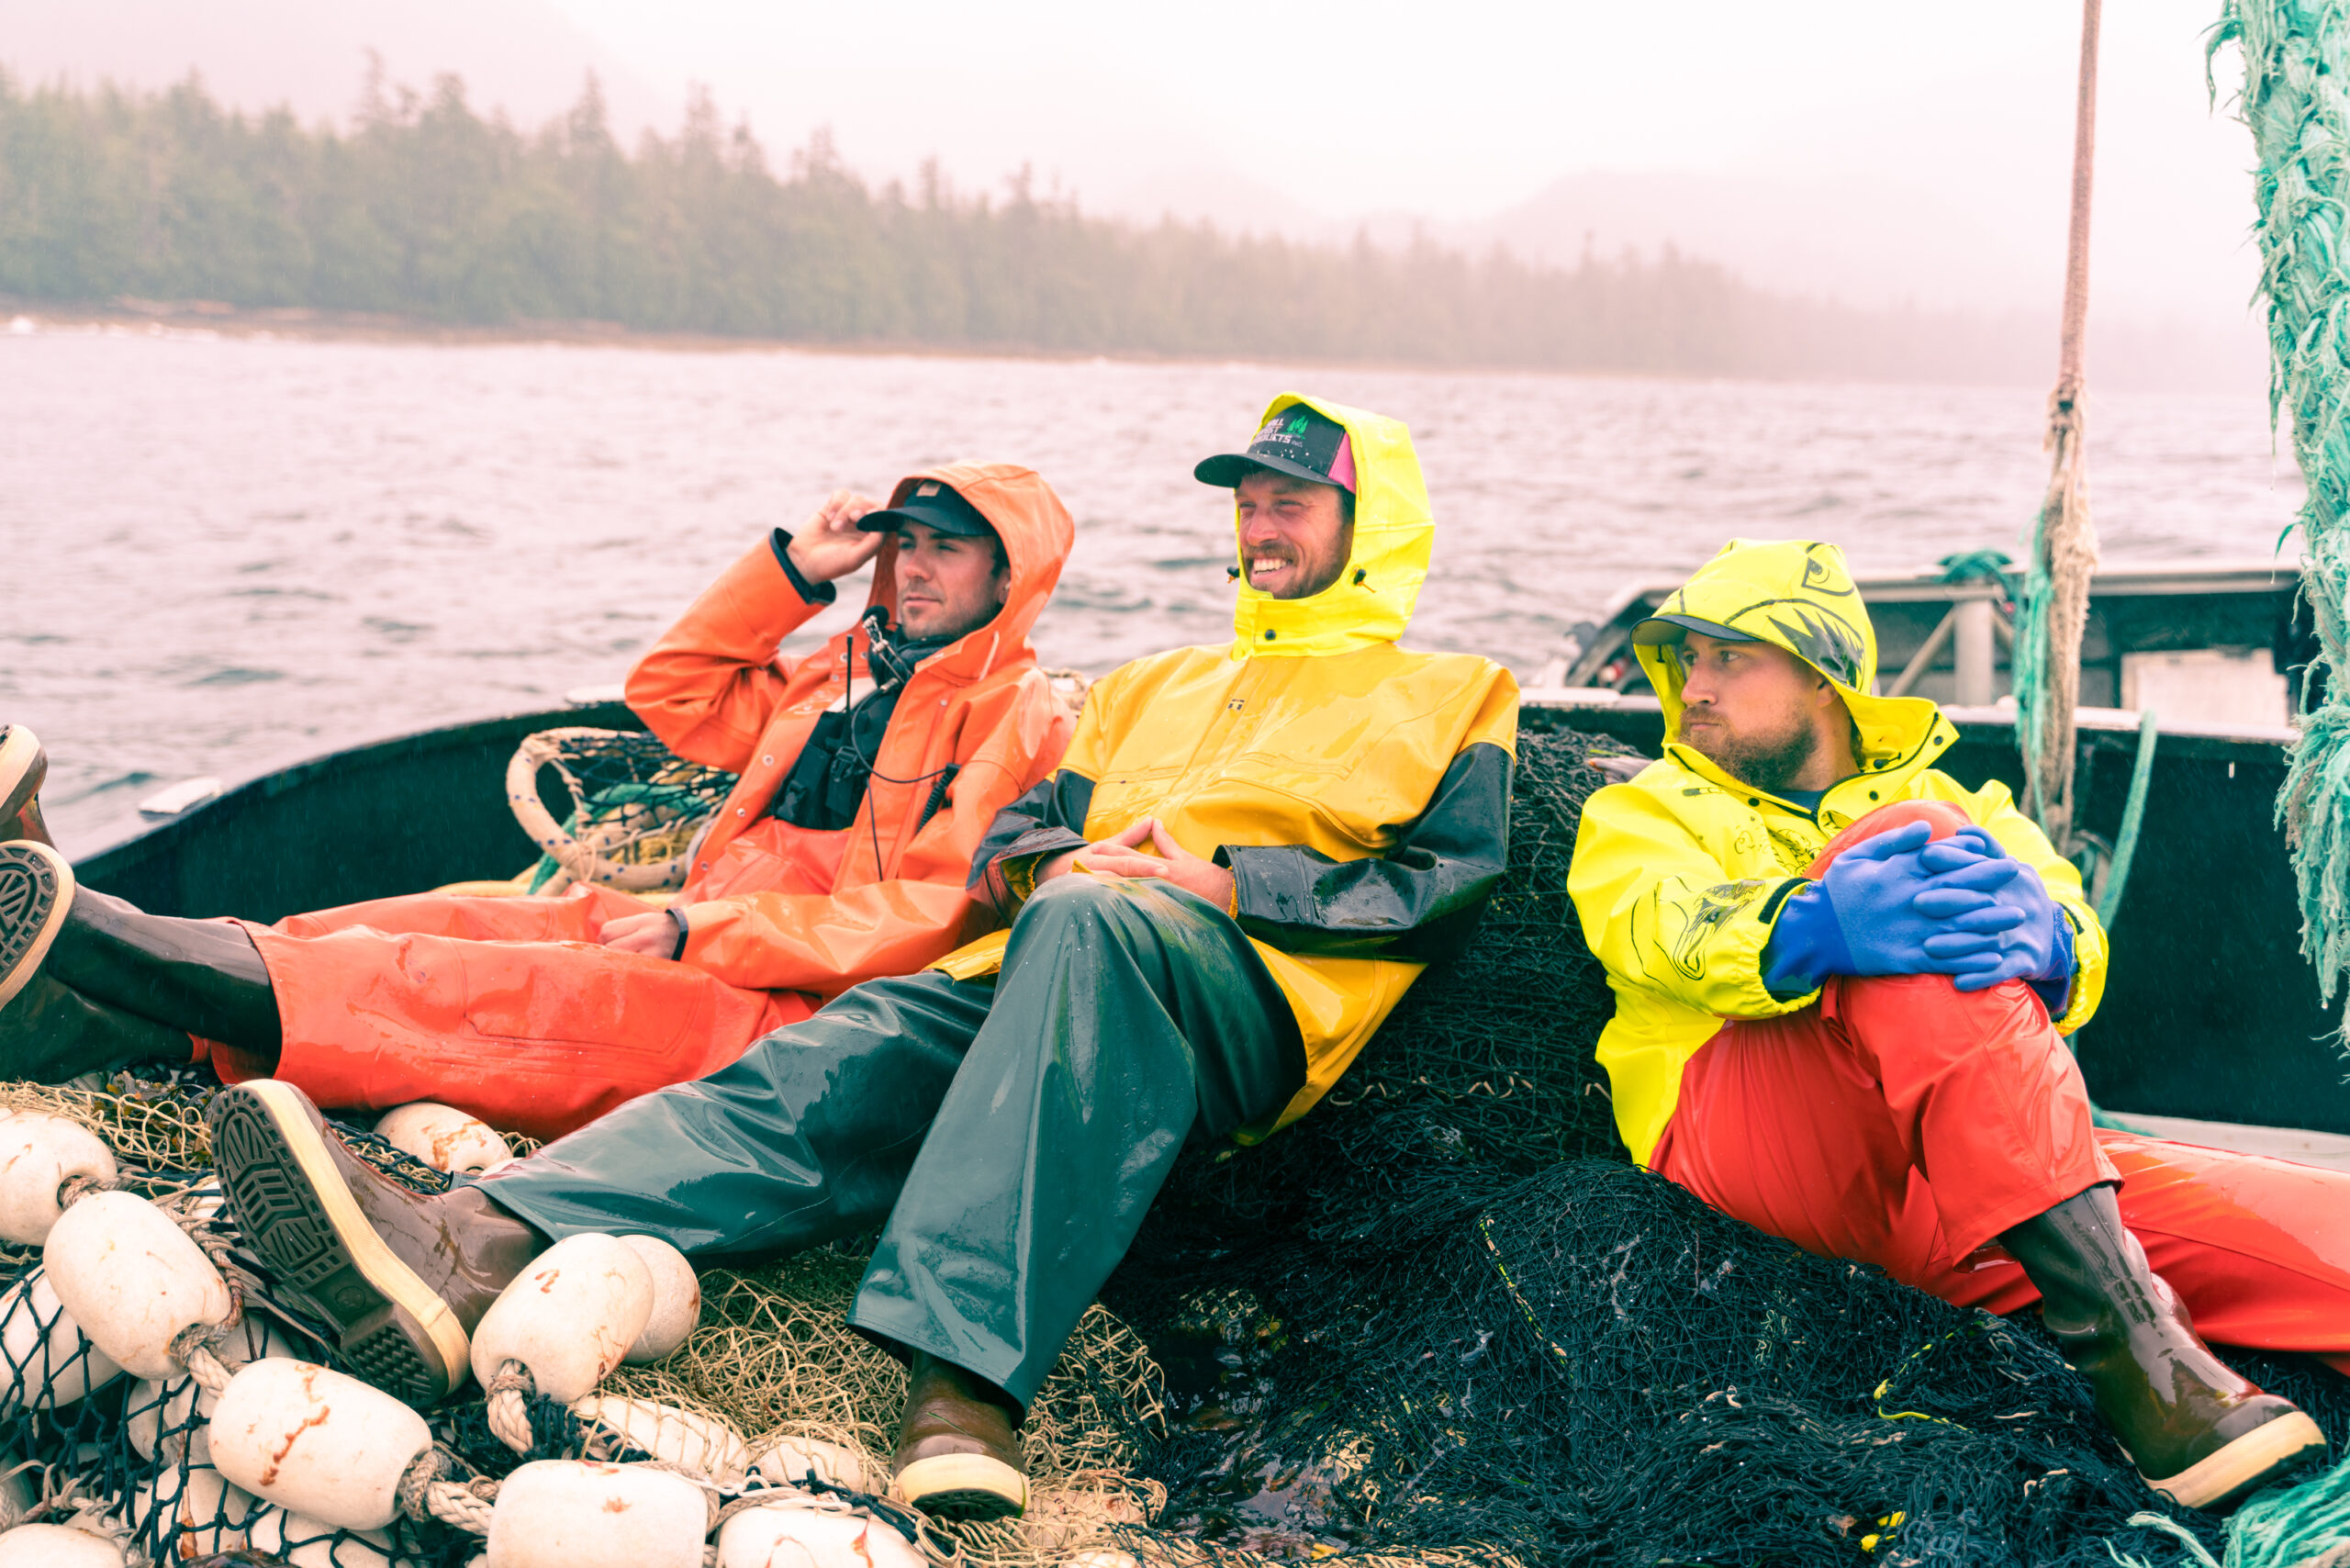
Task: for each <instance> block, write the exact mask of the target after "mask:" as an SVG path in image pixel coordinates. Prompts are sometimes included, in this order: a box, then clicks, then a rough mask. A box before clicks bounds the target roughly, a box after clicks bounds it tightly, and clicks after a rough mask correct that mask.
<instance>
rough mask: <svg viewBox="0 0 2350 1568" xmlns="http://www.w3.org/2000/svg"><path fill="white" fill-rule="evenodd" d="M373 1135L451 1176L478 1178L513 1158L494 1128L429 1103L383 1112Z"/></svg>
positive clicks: (452, 1108) (447, 1107)
mask: <svg viewBox="0 0 2350 1568" xmlns="http://www.w3.org/2000/svg"><path fill="white" fill-rule="evenodd" d="M375 1136H376V1137H379V1138H382V1139H383V1140H384V1141H385V1142H386V1143H388V1144H390V1145H391V1146H392V1147H393V1148H397V1149H399V1150H401V1151H402V1152H403V1153H407V1154H412V1155H414V1156H415V1157H416V1158H417V1159H421V1160H422V1161H424V1163H425V1164H427V1165H430V1166H431V1167H432V1169H433V1170H445V1171H447V1172H448V1173H449V1174H450V1175H452V1176H479V1175H482V1174H483V1173H485V1172H487V1171H491V1170H497V1169H498V1167H499V1166H501V1165H504V1164H506V1163H507V1162H508V1161H509V1160H511V1159H513V1158H514V1149H513V1146H512V1145H510V1144H509V1143H508V1142H507V1141H506V1139H505V1138H504V1137H501V1136H499V1134H498V1129H497V1128H495V1127H493V1126H490V1125H489V1124H488V1123H487V1122H484V1121H482V1120H480V1119H479V1118H477V1117H474V1116H469V1115H467V1114H465V1113H464V1112H463V1111H460V1110H458V1109H457V1108H456V1107H455V1106H453V1105H441V1104H436V1103H433V1102H432V1101H430V1100H419V1101H417V1102H416V1103H414V1104H409V1105H400V1106H396V1107H394V1108H393V1109H391V1110H389V1111H386V1112H385V1113H384V1114H383V1115H382V1117H381V1118H380V1119H378V1120H377V1121H376V1123H375Z"/></svg>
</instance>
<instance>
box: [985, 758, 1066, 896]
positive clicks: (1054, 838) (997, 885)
mask: <svg viewBox="0 0 2350 1568" xmlns="http://www.w3.org/2000/svg"><path fill="white" fill-rule="evenodd" d="M1092 809H1093V780H1092V779H1091V778H1086V777H1085V775H1083V774H1081V773H1072V772H1070V771H1069V769H1068V768H1066V767H1064V768H1060V769H1058V770H1057V771H1056V772H1055V773H1054V774H1053V776H1052V777H1051V778H1047V779H1046V780H1044V781H1043V782H1042V783H1040V784H1038V785H1037V786H1036V787H1035V789H1033V790H1029V791H1028V792H1027V793H1026V794H1025V795H1023V796H1021V797H1020V799H1018V800H1016V801H1013V802H1012V804H1010V805H1008V806H1006V807H1004V808H1003V810H1002V811H1000V812H997V813H996V816H995V822H994V823H993V824H992V825H991V826H990V827H989V829H988V833H987V836H986V837H985V838H982V839H981V840H979V848H978V849H977V850H976V851H974V852H973V854H972V856H971V879H970V881H969V882H968V884H967V885H968V887H969V888H970V890H972V891H973V892H975V893H977V894H979V896H980V897H982V898H985V899H986V900H987V901H988V902H989V903H990V904H991V905H992V906H994V909H995V912H996V913H997V914H998V915H999V916H1000V917H1002V919H1003V920H1004V921H1006V922H1007V923H1009V922H1010V920H1011V919H1012V916H1013V913H1014V912H1015V911H1017V910H1018V909H1019V907H1020V905H1021V903H1022V902H1023V901H1024V900H1025V899H1026V898H1027V897H1028V895H1029V894H1030V893H1031V892H1033V891H1034V890H1035V864H1036V862H1037V861H1038V860H1040V859H1042V858H1044V857H1046V856H1048V855H1058V854H1061V853H1062V852H1063V851H1065V850H1070V849H1082V848H1084V847H1085V815H1086V813H1087V812H1090V811H1091V810H1092Z"/></svg>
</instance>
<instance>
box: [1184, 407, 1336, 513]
mask: <svg viewBox="0 0 2350 1568" xmlns="http://www.w3.org/2000/svg"><path fill="white" fill-rule="evenodd" d="M1264 473H1272V474H1286V475H1288V476H1290V477H1291V478H1292V479H1306V480H1311V481H1312V482H1313V483H1315V484H1316V485H1336V486H1337V487H1338V488H1340V489H1342V490H1344V491H1346V492H1347V493H1348V495H1352V494H1353V493H1354V487H1355V452H1354V442H1352V441H1351V440H1350V439H1348V435H1347V427H1346V426H1344V425H1342V424H1340V423H1339V422H1338V421H1337V420H1334V419H1332V418H1330V417H1329V416H1328V415H1326V414H1323V413H1319V412H1317V411H1315V409H1309V408H1307V407H1306V406H1305V405H1304V404H1303V403H1292V404H1291V405H1290V406H1289V407H1288V408H1286V409H1282V410H1281V412H1280V413H1278V414H1275V415H1274V416H1273V417H1272V418H1271V419H1270V420H1266V421H1265V428H1264V429H1262V430H1260V431H1258V432H1257V435H1256V439H1255V440H1253V441H1251V442H1249V443H1248V451H1246V452H1227V453H1224V454H1221V455H1218V456H1215V457H1211V458H1208V459H1206V460H1205V461H1203V462H1202V463H1201V464H1200V465H1199V466H1198V467H1196V468H1194V469H1192V478H1194V479H1197V480H1198V481H1199V482H1200V483H1201V484H1203V485H1218V486H1221V487H1224V488H1225V489H1227V490H1228V489H1230V488H1232V487H1234V486H1236V485H1237V484H1239V483H1240V481H1242V480H1243V479H1246V478H1247V477H1248V476H1249V475H1251V474H1264Z"/></svg>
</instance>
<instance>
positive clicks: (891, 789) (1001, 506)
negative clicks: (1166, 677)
mask: <svg viewBox="0 0 2350 1568" xmlns="http://www.w3.org/2000/svg"><path fill="white" fill-rule="evenodd" d="M923 479H938V480H943V481H945V482H946V483H947V484H949V485H952V486H953V487H955V488H956V489H957V491H958V492H959V493H960V494H961V495H962V496H963V497H964V498H966V499H968V501H970V502H971V504H972V505H973V506H976V507H977V508H979V510H980V512H981V513H982V514H984V515H985V516H986V518H987V520H988V521H989V522H990V524H992V525H993V526H994V528H995V530H996V532H997V533H998V534H999V535H1000V536H1001V537H1002V541H1003V545H1004V552H1005V554H1006V555H1007V557H1008V558H1009V561H1010V591H1009V594H1008V597H1007V599H1006V601H1005V604H1004V607H1003V609H1002V610H1001V611H999V612H998V613H997V615H996V617H995V619H994V620H992V621H991V622H989V623H988V624H987V625H985V626H982V627H980V628H979V630H978V631H976V632H973V633H970V634H969V635H968V636H965V637H963V638H961V639H960V640H958V641H957V642H955V643H952V644H948V645H947V646H946V648H944V649H943V650H941V651H940V652H938V653H937V654H934V655H932V656H931V657H929V658H927V659H925V660H923V662H922V664H921V665H919V666H916V668H915V670H914V672H913V674H912V676H911V677H909V678H908V679H907V682H906V685H905V688H904V689H903V691H902V692H901V694H900V696H899V698H898V702H897V708H896V711H895V713H894V714H893V715H892V716H891V719H890V727H889V731H888V734H887V735H886V737H885V739H884V741H883V744H882V746H881V748H880V752H879V754H878V756H876V757H875V758H874V767H873V774H872V778H871V779H870V781H869V783H868V785H867V790H866V794H865V801H864V803H863V804H862V805H861V806H860V807H859V808H858V811H857V815H856V821H855V822H854V823H851V824H850V825H849V826H847V827H845V828H840V829H835V830H831V831H823V830H816V829H810V828H803V827H798V826H794V825H793V824H791V823H787V822H784V821H781V820H780V819H778V818H777V817H774V816H771V815H769V814H768V813H767V808H768V805H769V803H770V802H771V801H773V800H774V798H775V794H776V791H777V790H778V788H779V787H780V785H781V784H782V782H783V780H784V778H785V777H786V776H787V775H788V774H789V771H790V768H791V766H792V764H793V761H794V760H795V759H796V758H797V757H798V756H799V755H800V747H801V743H802V742H803V741H804V740H805V739H806V738H807V736H808V734H809V732H810V731H811V729H813V728H814V726H815V724H816V722H817V720H818V719H819V718H820V717H821V716H822V714H823V712H824V711H825V710H826V709H827V708H830V707H833V706H834V705H835V704H837V703H838V702H840V701H841V700H842V698H843V696H844V694H846V695H847V696H848V697H849V698H850V700H856V698H859V697H862V696H864V695H865V694H866V692H867V691H868V690H870V689H871V687H870V682H871V676H870V675H869V673H868V672H867V668H866V663H865V635H864V633H863V631H862V630H861V629H853V630H851V631H848V632H844V633H840V634H839V635H838V636H835V637H834V638H833V639H832V640H831V641H829V642H827V643H826V644H824V646H823V647H822V649H820V650H819V651H817V652H815V653H813V654H811V655H807V656H805V657H803V658H800V659H798V660H795V661H792V662H790V663H789V664H778V662H777V660H776V657H775V651H776V644H777V643H778V641H779V640H781V639H782V638H783V637H784V636H785V635H787V634H788V633H790V632H791V631H792V629H793V628H795V627H797V626H799V625H800V624H802V623H803V622H806V621H808V620H809V619H810V618H811V617H812V616H814V615H815V614H817V613H818V612H819V611H820V610H822V608H823V602H822V600H821V599H820V600H819V601H817V602H811V601H810V600H809V599H804V598H802V597H801V595H800V592H799V591H798V589H797V588H794V586H793V585H792V582H791V579H790V577H789V574H788V573H787V572H786V571H785V570H784V567H783V566H782V564H781V562H780V561H779V560H778V555H777V553H776V551H775V550H774V549H773V548H771V547H770V546H769V545H768V544H767V543H760V544H759V545H758V546H756V547H755V549H753V550H752V551H751V552H750V553H749V554H746V555H744V557H743V558H742V559H741V560H739V561H737V562H736V563H735V564H734V565H733V566H732V567H730V568H729V569H728V570H727V572H726V573H725V575H724V576H722V577H720V578H719V579H718V581H717V582H716V583H715V584H713V585H711V588H709V590H708V591H707V592H705V593H703V594H702V596H701V597H700V598H699V599H696V600H695V601H694V603H693V606H692V608H691V609H689V610H688V611H687V612H686V614H685V616H684V618H683V619H681V620H680V621H679V622H677V625H676V626H674V627H672V628H671V629H670V631H669V632H668V633H667V634H666V635H665V636H664V637H663V638H662V639H661V640H660V642H658V643H657V644H655V645H654V647H653V649H652V651H651V652H649V653H647V654H646V655H644V657H643V659H641V660H639V661H638V663H637V666H636V667H635V668H634V669H633V670H632V671H631V672H630V674H629V679H628V701H629V706H630V707H631V708H632V709H634V710H635V711H636V712H637V714H638V716H639V717H641V718H642V719H643V721H644V722H645V724H646V726H647V727H648V728H650V729H651V730H652V731H653V732H654V734H657V735H659V736H660V737H661V739H662V740H663V741H664V742H665V743H666V745H668V747H669V749H670V750H672V751H674V752H676V753H677V755H678V756H683V757H688V758H690V759H691V760H693V761H696V762H701V763H706V764H708V765H710V766H711V767H723V768H726V769H729V770H730V771H733V772H736V773H739V774H740V775H741V778H740V780H739V781H738V782H737V783H736V785H735V787H734V790H733V793H732V794H731V795H729V797H728V798H727V801H726V802H725V804H724V805H723V806H722V807H721V808H720V811H719V813H718V816H717V818H716V819H715V821H714V823H713V824H712V826H711V831H710V833H709V834H708V836H707V837H706V838H705V839H704V840H703V842H702V844H701V846H700V847H699V851H698V852H697V853H696V855H695V857H694V863H693V866H692V868H690V871H689V874H688V879H687V882H686V886H685V889H684V890H683V891H682V892H681V893H680V894H679V896H678V900H677V908H678V910H679V912H680V913H682V914H683V916H684V918H685V921H686V925H687V939H686V947H685V953H684V955H683V956H684V959H685V961H686V962H687V963H688V964H691V965H693V966H695V967H696V968H698V969H702V970H703V971H705V972H706V973H709V974H711V975H712V976H714V977H715V978H717V979H719V980H725V981H727V982H728V983H730V984H733V985H738V986H745V987H750V988H753V989H756V990H767V991H773V990H786V989H789V990H797V991H814V992H816V993H818V994H819V995H822V996H825V997H831V996H834V995H837V994H839V993H840V992H841V991H845V990H846V989H847V988H848V987H850V986H852V985H855V984H856V983H858V982H859V981H862V980H870V979H873V978H875V977H876V976H880V975H895V974H910V973H912V972H913V971H915V970H918V969H922V968H923V966H924V965H926V964H928V963H930V962H932V961H933V960H934V959H936V958H939V957H941V956H942V955H944V954H946V953H947V952H948V951H950V950H951V949H953V948H954V947H955V946H957V944H960V943H963V942H967V941H968V940H969V939H970V938H971V937H973V936H974V935H978V934H979V933H981V932H984V931H986V930H988V929H989V928H990V927H991V926H993V925H994V924H996V919H995V914H994V912H993V910H992V908H991V907H990V905H989V904H988V903H986V902H984V901H982V900H979V899H977V898H975V897H974V896H973V895H972V894H971V893H970V892H969V891H968V890H967V888H966V882H967V880H968V876H969V871H970V866H971V857H972V855H973V853H974V852H975V851H976V850H977V848H978V847H979V841H980V840H981V838H983V837H984V836H985V834H986V833H987V831H988V827H989V825H990V823H992V822H993V821H994V820H995V817H996V814H997V813H998V812H1000V811H1002V809H1003V808H1004V807H1005V806H1006V805H1008V804H1010V803H1011V802H1012V801H1016V800H1018V799H1019V798H1020V797H1021V795H1022V794H1023V793H1024V792H1025V791H1026V790H1028V789H1029V788H1030V787H1031V786H1032V785H1034V784H1035V783H1036V782H1037V781H1038V780H1039V779H1042V778H1046V777H1047V776H1048V775H1049V774H1050V773H1051V771H1052V769H1053V767H1054V766H1055V765H1056V764H1057V762H1058V761H1059V760H1060V756H1061V753H1062V751H1063V750H1064V749H1065V748H1066V746H1067V745H1068V743H1069V734H1070V730H1071V721H1070V719H1069V715H1068V713H1067V711H1065V710H1064V709H1063V707H1062V706H1061V704H1060V703H1059V701H1058V700H1057V699H1056V698H1055V697H1054V695H1053V692H1052V689H1051V686H1050V684H1049V682H1048V681H1047V680H1046V677H1045V675H1044V674H1043V672H1042V671H1040V670H1039V669H1038V668H1037V667H1036V659H1035V650H1034V649H1033V648H1031V647H1030V645H1029V643H1028V633H1029V631H1030V629H1031V628H1032V627H1033V626H1034V625H1035V621H1036V616H1037V614H1038V612H1039V611H1040V610H1043V608H1044V605H1045V601H1046V599H1048V598H1049V597H1050V596H1051V594H1052V590H1053V585H1054V584H1055V583H1056V582H1057V580H1058V579H1059V577H1060V570H1061V564H1062V562H1063V561H1064V560H1065V559H1067V557H1068V554H1069V545H1070V543H1071V541H1072V540H1073V538H1074V536H1075V530H1074V526H1073V524H1072V523H1071V521H1070V518H1069V511H1068V509H1067V508H1065V507H1064V506H1063V505H1062V504H1061V502H1060V498H1058V497H1057V496H1056V495H1055V494H1054V493H1053V492H1052V489H1051V488H1050V487H1048V486H1046V484H1045V482H1044V481H1043V480H1042V479H1041V478H1039V477H1038V476H1036V475H1035V473H1034V472H1033V471H1031V470H1029V469H1026V468H1022V467H1018V466H1014V465H1009V464H984V465H949V466H945V467H939V468H931V469H925V470H924V471H923V472H922V473H920V474H917V475H913V476H909V477H907V478H906V479H904V480H903V481H901V483H900V485H899V487H898V489H897V492H896V493H895V494H894V495H893V496H892V497H891V504H893V505H894V504H895V503H896V502H897V500H898V499H899V498H902V497H903V496H905V495H906V494H908V493H909V492H910V491H911V489H912V487H913V485H914V484H915V483H916V482H918V481H919V480H923ZM896 560H897V542H896V540H895V539H894V537H893V538H891V539H890V540H889V541H888V542H887V543H884V544H883V545H882V547H881V553H880V554H879V555H878V558H877V559H876V563H875V566H874V572H873V588H872V593H871V596H870V598H869V599H868V603H869V604H878V605H880V606H883V607H884V608H886V609H888V610H890V611H891V613H892V616H893V617H894V614H895V610H896V605H897V578H896V572H895V566H896ZM852 688H853V689H852ZM950 770H951V771H950Z"/></svg>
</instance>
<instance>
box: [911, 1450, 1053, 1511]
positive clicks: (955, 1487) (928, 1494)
mask: <svg viewBox="0 0 2350 1568" xmlns="http://www.w3.org/2000/svg"><path fill="white" fill-rule="evenodd" d="M892 1490H894V1491H895V1492H896V1493H897V1495H898V1498H899V1500H900V1501H901V1502H904V1503H909V1504H912V1506H915V1507H917V1508H920V1509H921V1510H922V1511H923V1512H924V1513H926V1514H934V1515H936V1516H937V1517H939V1518H946V1519H1002V1518H1017V1517H1019V1516H1020V1515H1021V1514H1024V1513H1025V1512H1026V1511H1027V1508H1028V1478H1027V1477H1026V1476H1024V1475H1023V1474H1021V1473H1020V1472H1019V1471H1018V1470H1016V1469H1014V1468H1013V1466H1011V1465H1009V1464H1006V1463H1005V1462H1003V1461H1002V1460H1000V1459H991V1458H990V1457H989V1456H987V1455H986V1454H978V1453H946V1454H937V1455H934V1456H933V1457H932V1458H929V1459H918V1460H915V1461H914V1462H912V1463H911V1464H908V1465H907V1466H906V1467H905V1468H904V1469H903V1470H901V1471H900V1472H898V1475H897V1479H896V1481H895V1482H894V1483H893V1484H892Z"/></svg>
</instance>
